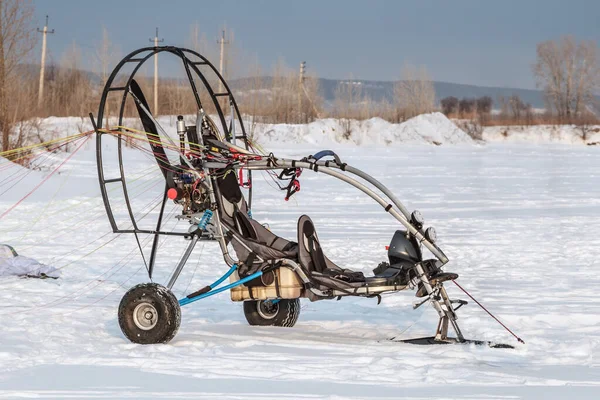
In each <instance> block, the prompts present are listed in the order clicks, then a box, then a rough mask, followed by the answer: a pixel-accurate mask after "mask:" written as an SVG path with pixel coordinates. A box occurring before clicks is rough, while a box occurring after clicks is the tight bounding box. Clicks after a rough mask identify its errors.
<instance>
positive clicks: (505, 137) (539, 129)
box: [483, 125, 600, 145]
mask: <svg viewBox="0 0 600 400" xmlns="http://www.w3.org/2000/svg"><path fill="white" fill-rule="evenodd" d="M584 131H585V136H586V137H585V138H584ZM483 140H485V141H486V142H500V143H538V144H579V145H582V144H587V143H596V142H600V126H595V125H592V126H585V127H581V126H576V125H530V126H488V127H485V128H484V130H483Z"/></svg>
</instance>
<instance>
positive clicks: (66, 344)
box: [0, 117, 600, 400]
mask: <svg viewBox="0 0 600 400" xmlns="http://www.w3.org/2000/svg"><path fill="white" fill-rule="evenodd" d="M427 118H429V117H423V119H427ZM436 118H437V117H436ZM165 122H166V121H165ZM47 123H48V124H49V125H51V126H49V129H54V128H56V127H59V125H60V124H62V126H63V127H64V128H65V130H66V132H65V135H66V134H72V133H74V132H73V131H72V130H73V129H76V125H77V121H76V120H74V121H73V122H72V128H69V129H67V128H68V127H67V126H66V125H67V124H66V123H65V121H55V122H52V123H50V122H47ZM430 123H431V125H430V126H431V127H432V128H431V131H429V130H423V131H420V133H418V135H420V136H422V137H424V136H428V137H431V138H432V140H436V141H437V139H444V143H449V141H450V140H454V139H451V138H452V137H454V136H455V137H457V138H459V137H462V136H461V135H460V134H456V135H454V136H453V134H450V133H449V131H447V132H442V133H443V135H440V136H436V135H434V133H433V127H434V126H436V125H435V124H436V122H430ZM319 124H321V125H319ZM327 124H328V122H327V120H326V121H323V122H318V123H315V125H311V126H314V127H315V128H314V129H315V130H314V132H313V133H311V134H310V135H309V138H315V137H317V136H318V132H319V131H318V129H325V127H326V126H333V125H327ZM368 124H371V125H370V126H371V127H372V128H369V127H368ZM379 124H381V126H383V122H382V121H380V120H370V121H367V122H365V123H363V125H362V126H361V128H360V129H364V130H362V131H361V130H358V129H357V131H356V141H355V143H362V144H366V143H372V144H379V146H375V145H373V146H344V145H339V146H334V144H335V143H336V142H337V139H336V137H337V136H335V134H333V136H331V135H332V134H331V133H329V134H328V135H329V136H327V139H326V140H325V139H324V140H323V141H320V142H318V141H316V139H315V144H312V143H311V142H308V143H301V144H300V143H296V144H294V145H293V146H290V145H289V143H288V144H286V146H285V148H284V147H283V144H281V145H279V146H273V147H275V148H277V147H279V150H276V153H277V154H285V155H288V156H304V155H308V154H314V153H315V152H316V151H318V150H321V149H323V147H330V148H332V149H334V150H336V151H338V152H339V154H340V156H341V157H342V159H343V160H344V161H345V162H348V163H349V164H351V165H355V166H357V167H359V168H361V169H363V170H365V171H367V172H369V173H371V174H372V175H373V176H375V177H377V178H379V179H380V180H381V181H382V182H383V183H385V184H386V185H388V186H389V187H390V188H391V189H392V191H393V192H394V193H396V194H397V195H398V197H399V198H400V199H402V200H403V201H404V203H405V204H406V205H407V206H408V207H409V208H410V209H414V208H418V209H420V210H421V211H422V212H423V214H424V216H425V219H426V222H427V224H428V225H429V224H431V225H434V226H435V227H436V228H437V231H438V237H439V244H440V246H441V247H442V249H444V251H445V252H446V253H447V254H448V256H449V258H450V260H451V261H450V263H449V264H448V265H447V267H446V270H447V271H452V272H456V273H458V274H460V278H459V283H461V285H463V286H464V287H465V288H466V289H467V290H469V291H470V292H471V293H472V294H473V295H474V296H475V297H476V298H478V299H479V300H480V301H481V302H482V303H483V304H484V305H486V306H487V307H488V308H489V309H490V310H491V311H492V312H493V313H495V314H496V315H497V316H499V317H500V318H501V319H502V321H503V322H505V323H506V324H507V325H508V326H509V327H510V328H512V329H513V330H514V331H515V332H516V333H517V334H519V336H521V337H522V338H523V339H524V340H525V342H526V344H525V345H519V344H518V343H516V341H515V340H514V339H513V338H512V337H511V336H510V335H509V334H507V333H506V332H505V331H504V330H503V329H502V328H501V327H500V326H499V325H497V324H496V322H494V321H493V320H492V319H490V318H489V317H488V316H487V315H486V314H485V313H484V312H483V311H482V310H480V309H479V308H478V307H477V306H476V305H475V304H472V303H471V304H469V305H468V306H466V307H463V308H461V309H460V310H459V317H460V319H459V323H460V324H461V327H462V329H463V332H464V334H465V336H466V337H468V338H473V339H481V340H494V341H500V342H505V343H510V344H514V345H516V347H517V348H516V349H515V350H501V349H489V348H486V347H475V346H460V345H456V346H439V347H420V346H414V345H408V344H402V343H397V342H392V341H389V340H388V339H390V338H392V337H396V338H411V337H419V336H425V335H431V334H432V333H433V331H434V330H435V326H436V323H437V318H436V314H435V312H434V310H433V309H431V308H430V307H422V308H420V309H418V310H416V311H413V310H412V307H411V303H412V302H413V301H414V300H415V298H414V293H412V292H409V291H407V292H402V293H398V294H394V295H388V296H384V298H383V302H382V304H381V305H379V306H377V305H376V300H375V299H359V298H345V299H343V300H341V301H339V302H336V301H323V302H316V303H310V302H308V301H304V302H303V305H302V307H303V308H302V312H301V315H300V319H299V321H298V324H297V325H296V326H295V327H294V328H260V327H250V326H248V325H247V323H246V321H245V319H244V316H243V313H242V307H241V304H240V303H232V302H231V301H229V297H228V296H229V295H228V293H222V294H219V295H216V296H214V297H210V298H207V299H205V300H202V301H199V302H196V303H194V304H192V305H189V306H186V307H184V309H183V312H182V314H183V317H182V325H181V328H180V331H179V333H178V335H177V336H176V337H175V339H174V340H173V341H172V342H171V343H170V344H167V345H155V346H141V345H135V344H132V343H129V342H128V341H127V340H126V339H125V338H124V337H123V335H122V334H121V332H120V329H119V327H118V324H117V319H116V310H117V306H118V303H119V301H120V298H121V296H122V295H123V294H124V293H125V291H126V290H127V289H128V288H130V287H131V286H133V285H135V284H137V283H140V282H145V281H147V280H148V279H147V276H146V275H145V270H144V264H143V261H142V259H141V257H140V256H139V254H138V250H137V245H136V243H135V239H134V238H133V237H132V236H131V235H124V234H123V235H116V234H113V233H112V231H111V229H110V226H109V224H108V221H107V218H106V214H105V211H104V207H103V204H102V200H101V199H100V197H99V189H98V184H97V177H96V167H95V160H94V157H95V153H94V151H95V149H94V145H93V143H92V142H90V143H88V144H87V145H86V146H85V147H84V149H83V150H82V151H81V152H80V153H78V154H76V156H75V157H74V158H73V159H72V160H71V161H70V162H69V163H68V164H67V165H66V166H65V170H64V172H63V173H61V174H57V175H55V176H53V177H51V178H50V179H49V181H48V182H47V183H46V184H45V185H44V186H42V187H41V188H40V190H39V191H37V192H36V193H34V194H33V195H32V196H31V197H30V198H28V199H27V200H26V201H25V202H24V203H23V204H21V205H20V206H19V207H17V208H15V209H14V210H13V211H12V212H11V213H10V214H9V215H8V216H7V217H5V218H3V219H0V242H2V243H8V244H11V245H13V246H14V247H15V248H16V249H18V251H19V253H21V254H23V255H27V256H30V257H33V258H35V259H37V260H40V261H41V262H44V263H46V264H49V265H53V266H56V267H57V268H60V271H61V273H62V276H61V278H60V279H58V280H33V279H29V280H28V279H19V278H16V277H4V278H1V279H0V324H1V325H0V326H1V328H0V397H6V398H15V397H39V398H203V399H214V398H219V399H317V398H327V399H336V400H337V399H372V398H377V399H395V398H401V397H402V398H409V399H424V398H428V399H429V398H444V399H448V398H453V399H456V398H458V399H482V398H485V399H506V398H525V399H542V398H543V399H564V398H567V397H573V398H578V399H595V398H597V397H598V393H599V392H600V388H599V386H600V363H599V361H598V360H599V356H600V302H599V301H598V298H597V293H596V292H597V290H596V288H598V287H600V278H599V274H598V269H599V267H600V264H599V261H598V254H599V253H598V249H599V248H600V236H599V235H598V234H597V232H600V214H599V212H598V210H599V209H600V208H599V207H600V185H598V179H599V177H600V175H599V173H598V171H600V154H599V151H600V149H599V148H597V147H588V146H564V145H553V146H547V145H538V146H532V145H512V144H502V145H498V144H491V145H486V146H473V145H467V146H439V147H438V146H430V145H428V146H423V145H415V144H406V145H404V144H403V143H402V144H401V145H395V146H381V144H384V143H385V142H384V141H383V142H382V141H379V140H380V139H373V138H376V136H373V134H372V133H369V132H375V131H376V130H375V128H374V127H375V126H377V125H379ZM407 124H408V123H407ZM317 126H320V128H318V129H317V128H316V127H317ZM87 128H88V129H89V127H87ZM277 129H282V130H283V129H284V128H283V127H282V128H277ZM294 129H295V128H294V127H289V131H290V132H291V133H290V135H291V136H292V137H299V136H297V135H299V134H300V133H294V132H295V131H294ZM297 129H298V132H300V129H301V128H297ZM309 129H313V128H312V127H311V128H309ZM395 129H396V130H395V131H394V132H396V133H395V134H397V135H399V136H400V137H403V138H404V137H407V138H411V137H413V138H417V139H415V141H418V137H417V136H411V135H413V133H414V132H415V130H416V129H413V128H407V127H405V128H401V127H396V128H395ZM311 132H312V131H311ZM411 132H413V133H411ZM395 134H394V135H395ZM390 135H391V136H386V138H392V137H394V136H393V134H390ZM415 135H417V134H416V133H415ZM463 139H464V137H463ZM463 139H460V140H458V139H456V140H457V141H461V142H467V143H468V141H466V140H463ZM310 140H312V139H310ZM381 140H383V139H381ZM275 141H276V138H272V139H271V140H270V141H266V140H265V142H263V143H264V144H266V145H267V147H268V148H270V147H269V146H270V145H269V143H273V142H275ZM317 143H318V144H317ZM394 144H398V143H394ZM105 151H106V152H107V155H110V154H112V157H113V158H114V144H111V143H110V142H107V144H106V147H105ZM111 151H112V153H111ZM53 157H56V158H57V159H60V158H61V157H65V154H64V153H62V154H57V155H54V156H53ZM125 160H126V163H127V165H126V174H127V176H128V187H129V189H130V196H131V197H132V202H133V204H134V212H138V211H139V212H147V211H149V214H148V216H147V217H146V218H144V221H145V223H146V224H147V225H148V226H152V221H153V218H155V217H156V212H157V210H156V209H154V210H152V208H151V207H152V206H153V205H154V204H156V200H157V196H160V194H161V191H162V188H163V186H162V185H163V183H162V178H161V177H160V176H159V175H158V173H157V170H156V167H155V166H154V164H153V161H152V160H151V159H149V158H147V157H146V156H144V155H141V154H140V153H139V152H137V151H135V150H131V149H126V151H125ZM15 172H17V173H20V174H27V173H28V171H27V170H22V169H20V167H18V166H15V167H12V168H9V169H4V170H3V169H0V193H1V194H0V214H1V213H3V212H4V211H5V210H7V209H8V208H9V207H11V206H13V204H15V202H16V201H17V200H19V199H20V198H21V197H22V196H23V195H24V194H25V193H27V192H28V191H29V190H31V189H32V188H33V187H34V186H35V185H36V184H37V183H39V181H40V180H41V179H42V178H43V177H44V176H45V174H47V173H48V171H32V172H29V175H28V176H27V177H26V179H23V180H22V181H21V182H19V184H18V185H16V186H15V187H13V188H12V189H10V190H8V191H6V192H5V190H6V188H7V187H8V186H10V185H12V183H10V184H8V185H6V184H5V183H2V182H3V181H4V180H5V179H7V178H9V177H10V176H12V174H13V173H15ZM254 182H255V198H254V206H253V213H254V217H255V218H256V219H257V220H259V221H261V222H264V223H268V224H269V225H270V227H271V229H272V230H273V231H274V232H276V233H278V234H280V235H282V236H284V237H289V238H294V237H295V235H296V232H295V229H296V221H297V218H298V217H299V216H300V215H301V214H304V213H306V214H308V215H310V216H311V217H312V219H313V221H314V222H315V224H316V227H317V231H318V232H319V237H320V239H321V241H322V242H323V243H322V244H323V247H324V249H325V252H326V254H327V255H328V256H329V257H330V258H331V259H332V260H334V261H335V262H337V263H339V264H340V265H342V266H344V267H345V268H352V269H357V270H361V271H363V272H365V273H369V272H370V270H371V269H373V268H374V267H376V266H377V264H378V263H379V262H380V261H383V260H385V258H386V252H385V248H384V246H385V245H387V244H388V242H389V240H390V238H391V236H392V234H393V232H394V230H395V229H398V228H399V224H397V223H394V220H393V219H391V218H390V217H389V216H388V215H386V213H385V212H384V211H383V210H382V209H381V207H379V206H378V205H376V204H374V203H373V202H371V201H370V200H369V199H368V198H366V197H365V196H363V195H361V194H360V193H359V192H358V191H356V190H355V189H353V188H352V187H349V186H345V185H342V184H340V183H339V182H337V181H334V180H332V178H328V177H326V176H322V175H319V174H315V173H313V172H311V171H305V172H304V174H303V175H302V176H301V183H302V190H301V191H300V192H299V193H298V194H297V195H296V196H295V197H294V198H292V200H290V201H289V202H285V201H283V197H284V194H283V192H280V191H279V190H274V189H272V188H271V187H270V186H269V185H268V183H269V182H267V181H266V180H263V179H262V177H261V175H260V174H257V176H256V178H255V181H254ZM111 196H112V197H111V198H112V199H113V206H114V207H115V210H116V213H117V219H118V221H119V222H120V223H122V224H124V225H125V226H126V225H127V221H128V219H127V210H126V209H125V207H124V205H123V202H122V193H121V192H120V189H119V188H118V187H117V188H116V189H113V190H111ZM166 211H167V213H168V214H167V215H168V217H169V218H168V221H167V222H166V225H165V229H169V230H170V229H173V228H177V229H182V230H183V229H186V227H185V223H183V222H182V223H177V222H176V220H175V219H174V218H173V215H174V212H175V211H176V209H175V208H174V207H173V206H171V205H169V206H168V208H167V210H166ZM140 239H141V243H142V246H143V247H144V250H145V254H146V258H147V257H148V255H149V248H150V242H151V239H152V238H151V237H149V236H141V237H140ZM186 244H187V243H186V242H184V241H182V240H180V239H177V238H166V239H164V240H163V241H161V248H160V251H159V257H158V261H157V266H156V281H157V282H162V283H164V282H166V280H167V279H168V277H169V275H170V273H171V271H172V269H173V267H174V265H175V264H176V261H177V259H178V258H179V256H180V255H181V254H182V252H183V250H184V247H185V245H186ZM225 270H226V266H225V264H224V263H223V260H222V258H221V256H220V254H219V251H218V248H217V245H216V243H208V244H205V245H199V246H198V247H197V249H196V250H195V252H194V254H193V256H192V259H191V260H190V262H189V264H188V266H187V268H186V269H185V270H184V271H183V273H182V275H181V277H180V279H179V281H178V282H177V284H176V285H175V288H174V292H175V294H176V295H177V296H178V298H181V297H182V296H183V295H184V294H187V293H189V292H191V291H193V290H196V289H198V288H200V287H202V286H204V285H206V284H207V283H210V282H212V281H214V280H215V279H216V278H217V277H218V276H220V274H222V273H223V272H225ZM446 286H447V287H448V291H449V293H450V295H451V296H452V297H458V298H465V296H464V295H462V294H461V292H459V291H458V290H457V288H456V287H454V286H453V285H452V284H451V283H450V284H448V285H446Z"/></svg>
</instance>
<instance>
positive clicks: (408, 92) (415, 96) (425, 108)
mask: <svg viewBox="0 0 600 400" xmlns="http://www.w3.org/2000/svg"><path fill="white" fill-rule="evenodd" d="M394 98H395V101H396V104H397V106H398V108H400V109H402V110H404V111H405V113H406V115H407V116H408V117H409V118H410V117H414V116H416V115H419V114H424V113H428V112H431V111H433V109H434V107H435V89H434V87H433V82H432V81H431V78H430V76H429V73H428V72H427V69H426V68H425V67H424V66H421V67H418V68H417V67H415V66H412V65H407V66H405V67H404V69H403V70H402V80H400V81H398V82H396V83H395V84H394Z"/></svg>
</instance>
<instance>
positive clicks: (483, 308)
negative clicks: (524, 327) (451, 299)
mask: <svg viewBox="0 0 600 400" xmlns="http://www.w3.org/2000/svg"><path fill="white" fill-rule="evenodd" d="M452 282H454V284H455V285H456V286H458V288H459V289H460V290H462V291H463V292H465V294H466V295H467V296H469V297H470V298H471V300H473V301H474V302H475V303H477V305H478V306H479V307H481V309H482V310H483V311H485V312H486V313H488V314H489V315H490V317H492V318H494V319H495V320H496V322H498V323H499V324H500V325H502V327H503V328H504V329H506V330H507V331H508V332H509V333H510V334H511V335H513V336H514V337H515V338H516V339H517V340H518V341H519V342H520V343H523V344H525V342H524V341H523V339H521V338H520V337H518V336H517V335H515V334H514V333H513V331H511V330H510V329H508V328H507V327H506V325H504V324H503V323H502V322H500V320H499V319H498V318H496V317H494V315H492V313H491V312H489V311H488V310H487V309H486V308H485V307H484V306H483V305H482V304H481V303H480V302H478V301H477V300H475V298H474V297H473V296H471V295H470V294H469V292H467V291H466V290H465V289H463V287H462V286H460V285H459V284H458V283H456V281H455V280H452Z"/></svg>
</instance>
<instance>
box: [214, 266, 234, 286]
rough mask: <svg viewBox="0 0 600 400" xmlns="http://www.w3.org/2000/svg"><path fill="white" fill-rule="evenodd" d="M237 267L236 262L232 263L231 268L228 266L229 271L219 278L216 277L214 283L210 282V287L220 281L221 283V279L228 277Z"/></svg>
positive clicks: (218, 283)
mask: <svg viewBox="0 0 600 400" xmlns="http://www.w3.org/2000/svg"><path fill="white" fill-rule="evenodd" d="M236 269H237V264H233V265H232V266H231V268H229V271H227V273H226V274H225V275H223V276H222V277H220V278H219V279H217V280H216V281H215V282H214V283H211V284H210V285H209V286H210V289H211V290H212V289H214V288H216V287H217V286H219V285H220V284H221V283H223V281H224V280H225V279H227V278H229V277H230V276H231V274H233V271H235V270H236Z"/></svg>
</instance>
